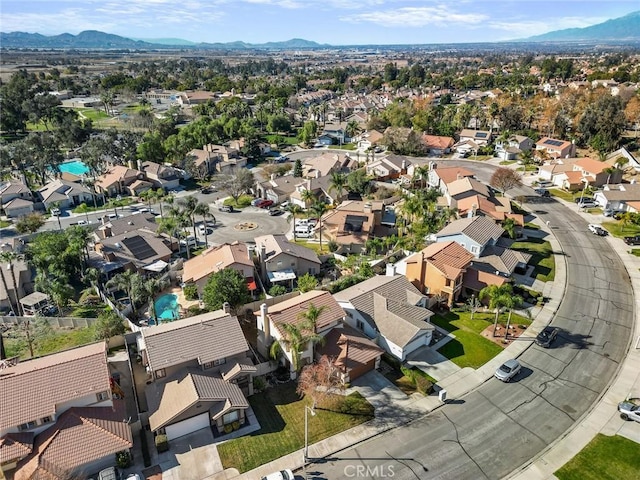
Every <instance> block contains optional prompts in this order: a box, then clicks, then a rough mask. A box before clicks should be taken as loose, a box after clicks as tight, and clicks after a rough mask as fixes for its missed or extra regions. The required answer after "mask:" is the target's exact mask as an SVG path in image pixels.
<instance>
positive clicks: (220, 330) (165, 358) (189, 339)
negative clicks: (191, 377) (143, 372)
mask: <svg viewBox="0 0 640 480" xmlns="http://www.w3.org/2000/svg"><path fill="white" fill-rule="evenodd" d="M142 336H143V339H144V343H145V346H146V351H147V359H148V361H149V365H150V367H151V369H152V370H158V369H160V368H166V367H170V366H172V365H178V364H180V363H183V362H185V361H187V360H191V359H194V358H195V359H198V362H199V363H200V364H201V365H202V364H203V363H208V362H213V361H214V360H220V359H222V358H226V357H231V356H233V355H237V354H240V353H243V352H246V351H247V350H248V349H249V347H248V346H247V341H246V340H245V338H244V335H243V333H242V329H241V328H240V323H238V318H237V317H232V316H230V315H227V314H225V313H224V312H222V311H221V310H218V311H216V312H208V313H203V314H202V315H196V316H195V317H191V318H187V319H184V320H178V321H175V322H171V323H165V324H163V325H158V326H155V327H149V328H143V329H142Z"/></svg>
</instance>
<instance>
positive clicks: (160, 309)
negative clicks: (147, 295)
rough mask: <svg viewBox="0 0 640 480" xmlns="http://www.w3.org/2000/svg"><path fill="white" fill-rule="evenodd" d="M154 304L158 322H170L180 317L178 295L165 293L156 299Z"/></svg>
mask: <svg viewBox="0 0 640 480" xmlns="http://www.w3.org/2000/svg"><path fill="white" fill-rule="evenodd" d="M154 305H155V308H156V318H157V319H158V323H160V322H161V321H165V322H167V321H168V322H170V321H172V320H177V319H178V318H180V305H179V304H178V296H177V295H175V294H173V293H165V294H164V295H162V296H161V297H159V298H158V299H157V300H156V301H155V303H154Z"/></svg>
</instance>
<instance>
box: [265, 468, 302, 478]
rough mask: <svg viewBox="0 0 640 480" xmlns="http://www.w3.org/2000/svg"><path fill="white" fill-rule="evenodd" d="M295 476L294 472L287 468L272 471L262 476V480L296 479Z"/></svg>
mask: <svg viewBox="0 0 640 480" xmlns="http://www.w3.org/2000/svg"><path fill="white" fill-rule="evenodd" d="M295 478H296V477H295V476H294V475H293V472H292V471H291V470H289V469H288V468H287V469H286V470H280V471H279V472H275V473H270V474H269V475H267V476H266V477H262V480H294V479H295Z"/></svg>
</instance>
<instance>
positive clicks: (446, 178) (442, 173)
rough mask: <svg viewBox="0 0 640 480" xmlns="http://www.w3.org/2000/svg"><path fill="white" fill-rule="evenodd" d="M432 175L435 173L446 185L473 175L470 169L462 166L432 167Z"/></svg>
mask: <svg viewBox="0 0 640 480" xmlns="http://www.w3.org/2000/svg"><path fill="white" fill-rule="evenodd" d="M433 172H434V175H436V176H437V177H438V178H439V179H440V180H441V181H442V182H444V183H445V184H446V185H448V184H450V183H452V182H455V181H456V180H459V179H461V178H464V177H473V175H474V173H473V172H472V171H471V170H467V169H466V168H462V167H444V168H440V167H438V168H434V169H433Z"/></svg>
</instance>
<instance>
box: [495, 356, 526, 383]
mask: <svg viewBox="0 0 640 480" xmlns="http://www.w3.org/2000/svg"><path fill="white" fill-rule="evenodd" d="M521 368H522V365H520V362H519V361H518V360H516V359H515V358H512V359H511V360H507V361H506V362H504V363H503V364H502V365H500V367H499V368H498V369H497V370H496V373H494V374H493V376H494V377H496V378H497V379H498V380H500V381H502V382H510V381H511V379H512V378H513V377H515V376H516V375H517V374H518V372H520V369H521Z"/></svg>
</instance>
